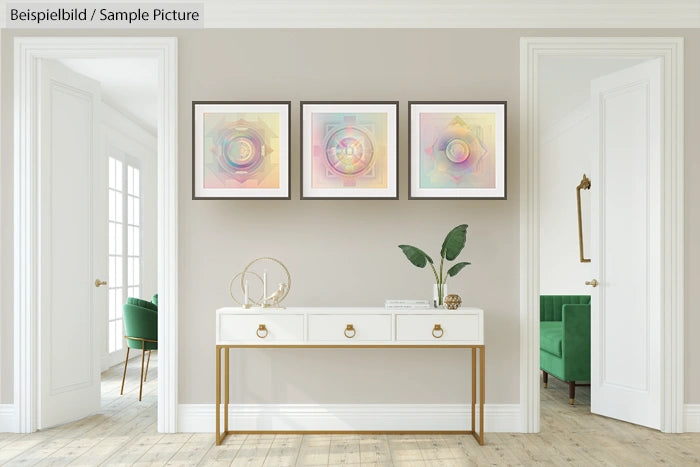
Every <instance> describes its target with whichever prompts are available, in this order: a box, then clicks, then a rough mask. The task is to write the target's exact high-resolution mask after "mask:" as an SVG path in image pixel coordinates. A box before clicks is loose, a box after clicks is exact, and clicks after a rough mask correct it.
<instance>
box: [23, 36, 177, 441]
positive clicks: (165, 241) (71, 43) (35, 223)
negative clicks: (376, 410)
mask: <svg viewBox="0 0 700 467" xmlns="http://www.w3.org/2000/svg"><path fill="white" fill-rule="evenodd" d="M106 57H115V58H116V57H141V58H143V57H151V58H154V59H156V60H157V61H158V71H159V86H158V89H159V90H160V92H161V96H160V99H159V109H158V292H159V296H158V305H159V306H158V309H159V313H158V317H159V319H158V336H159V342H158V431H160V432H164V433H174V432H175V431H176V430H177V402H178V399H177V389H178V384H177V381H178V345H177V343H178V300H177V298H178V239H177V230H178V221H177V215H178V211H177V202H178V196H177V194H178V170H177V168H178V160H177V40H176V39H175V38H171V37H16V38H15V44H14V188H13V193H14V200H13V202H14V405H15V414H16V420H17V429H16V431H17V432H20V433H31V432H33V431H36V426H37V400H38V390H39V387H38V385H37V364H38V362H37V358H38V344H39V342H38V339H37V337H38V336H37V334H36V328H37V326H36V323H39V322H40V320H41V319H42V315H41V309H40V307H39V303H40V301H39V296H40V292H41V290H40V287H41V284H40V283H39V281H38V278H39V277H40V276H39V268H40V265H41V256H40V255H41V250H40V249H39V244H38V239H39V232H40V230H39V229H40V228H41V223H40V217H39V210H38V207H39V206H38V199H39V189H40V187H39V186H38V185H37V182H38V180H39V174H40V173H41V170H42V168H41V164H40V158H39V157H38V152H37V148H38V132H37V131H36V127H35V122H37V121H38V120H37V113H38V112H37V109H38V106H37V102H36V95H37V93H36V90H37V61H38V60H40V59H62V58H106Z"/></svg>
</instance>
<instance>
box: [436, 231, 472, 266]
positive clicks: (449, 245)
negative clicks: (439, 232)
mask: <svg viewBox="0 0 700 467" xmlns="http://www.w3.org/2000/svg"><path fill="white" fill-rule="evenodd" d="M465 243H467V224H462V225H458V226H457V227H455V228H454V229H452V230H450V233H448V234H447V237H445V241H444V242H442V249H441V250H440V256H442V257H443V258H445V259H446V260H448V261H452V260H454V259H455V258H456V257H457V256H459V254H460V253H461V252H462V249H463V248H464V244H465Z"/></svg>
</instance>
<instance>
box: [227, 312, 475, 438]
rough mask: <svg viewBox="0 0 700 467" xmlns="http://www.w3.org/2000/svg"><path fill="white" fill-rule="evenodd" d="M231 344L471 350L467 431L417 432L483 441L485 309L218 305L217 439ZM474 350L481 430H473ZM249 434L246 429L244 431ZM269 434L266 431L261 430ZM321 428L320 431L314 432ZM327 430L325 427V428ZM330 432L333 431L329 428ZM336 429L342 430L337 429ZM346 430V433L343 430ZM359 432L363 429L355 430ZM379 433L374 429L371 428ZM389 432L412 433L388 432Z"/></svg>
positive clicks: (232, 345)
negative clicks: (222, 366)
mask: <svg viewBox="0 0 700 467" xmlns="http://www.w3.org/2000/svg"><path fill="white" fill-rule="evenodd" d="M231 348H460V349H471V356H472V365H471V371H472V398H471V430H468V431H439V432H436V431H431V432H425V431H423V432H421V433H442V434H444V433H455V434H471V435H473V436H474V438H476V440H477V441H478V442H479V444H481V445H483V444H484V396H485V394H484V361H485V348H484V312H483V310H480V309H478V308H460V309H458V310H442V309H441V310H432V309H426V310H387V309H385V308H330V307H318V308H311V307H304V308H283V309H276V308H250V309H244V308H219V309H218V310H216V444H217V445H220V444H221V442H222V440H223V439H224V438H225V437H226V435H228V434H230V433H242V432H241V431H235V430H229V427H228V406H229V373H230V368H229V350H230V349H231ZM222 351H223V354H224V355H223V357H224V358H223V360H224V362H223V363H224V378H223V379H224V400H223V405H224V410H223V412H224V414H223V425H224V430H223V432H222V431H221V403H222V401H221V363H222V362H221V360H222V358H221V354H222ZM477 352H478V354H479V363H478V368H479V371H478V375H479V377H478V381H479V402H478V406H479V422H478V424H479V430H478V431H477V430H476V419H475V414H476V405H477V397H476V394H477V388H476V384H477ZM247 433H250V432H247ZM265 433H268V432H265ZM314 433H319V432H314ZM325 433H329V432H327V431H326V432H325ZM330 433H333V432H330ZM335 433H340V432H335ZM343 433H347V432H343ZM353 433H361V432H353ZM373 433H377V432H373ZM391 433H416V432H415V431H392V432H391Z"/></svg>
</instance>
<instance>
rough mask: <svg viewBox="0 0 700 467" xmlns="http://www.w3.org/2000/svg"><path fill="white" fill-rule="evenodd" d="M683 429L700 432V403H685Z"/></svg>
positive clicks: (687, 431)
mask: <svg viewBox="0 0 700 467" xmlns="http://www.w3.org/2000/svg"><path fill="white" fill-rule="evenodd" d="M683 429H684V430H685V432H686V433H700V404H685V407H684V408H683Z"/></svg>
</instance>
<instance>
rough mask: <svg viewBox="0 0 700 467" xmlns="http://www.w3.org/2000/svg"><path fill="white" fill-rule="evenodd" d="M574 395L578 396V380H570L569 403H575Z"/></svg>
mask: <svg viewBox="0 0 700 467" xmlns="http://www.w3.org/2000/svg"><path fill="white" fill-rule="evenodd" d="M574 397H576V382H575V381H569V404H571V405H574Z"/></svg>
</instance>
